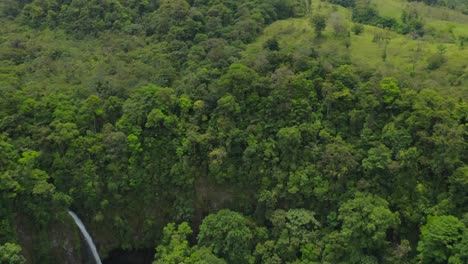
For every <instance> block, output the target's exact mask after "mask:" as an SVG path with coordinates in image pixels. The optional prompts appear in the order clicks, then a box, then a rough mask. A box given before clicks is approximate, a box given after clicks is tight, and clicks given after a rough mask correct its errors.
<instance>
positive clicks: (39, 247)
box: [16, 215, 86, 264]
mask: <svg viewBox="0 0 468 264" xmlns="http://www.w3.org/2000/svg"><path fill="white" fill-rule="evenodd" d="M16 232H17V235H18V239H19V243H20V245H21V248H22V251H21V252H22V254H23V256H24V257H25V258H26V263H28V264H29V263H31V264H33V263H34V264H41V263H48V264H53V263H57V264H63V263H68V264H83V263H86V262H85V257H84V256H85V254H84V253H85V252H86V251H85V248H83V247H82V246H81V238H80V233H79V230H78V228H77V227H76V226H75V225H74V223H73V220H72V219H71V218H69V217H68V216H67V215H63V216H62V215H60V216H59V217H58V219H56V220H53V221H51V222H50V223H49V224H48V226H47V227H46V228H42V227H38V226H37V225H34V224H33V223H31V221H30V220H29V219H27V218H25V217H23V216H20V215H18V216H17V217H16Z"/></svg>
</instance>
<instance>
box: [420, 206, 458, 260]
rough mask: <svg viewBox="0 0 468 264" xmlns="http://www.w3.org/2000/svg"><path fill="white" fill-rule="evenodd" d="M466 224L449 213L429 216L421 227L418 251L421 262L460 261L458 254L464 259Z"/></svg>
mask: <svg viewBox="0 0 468 264" xmlns="http://www.w3.org/2000/svg"><path fill="white" fill-rule="evenodd" d="M466 229H467V228H466V226H465V225H464V224H463V223H462V222H461V221H460V220H459V219H457V218H456V217H454V216H451V215H448V216H446V215H443V216H430V217H429V218H428V221H427V224H426V225H424V226H423V227H422V228H421V240H420V241H419V243H418V251H419V252H420V258H421V259H422V261H423V263H447V261H449V263H461V262H458V261H455V259H458V260H459V254H462V255H463V256H464V258H465V259H466V252H460V251H459V250H463V249H465V248H466V245H465V244H466V238H463V237H464V236H466ZM462 240H463V242H461V241H462ZM460 261H461V260H460Z"/></svg>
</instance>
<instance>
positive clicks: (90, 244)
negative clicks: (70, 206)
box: [68, 211, 102, 264]
mask: <svg viewBox="0 0 468 264" xmlns="http://www.w3.org/2000/svg"><path fill="white" fill-rule="evenodd" d="M68 213H69V214H70V215H71V216H72V217H73V220H75V223H76V225H78V228H79V229H80V231H81V233H82V234H83V236H84V238H85V240H86V244H87V245H88V248H89V249H90V250H91V253H93V257H94V260H95V261H96V264H102V262H101V259H100V258H99V254H98V252H97V250H96V246H95V245H94V242H93V239H92V238H91V236H90V235H89V233H88V231H86V227H85V226H84V224H83V222H81V220H80V218H78V216H77V215H76V214H75V213H74V212H72V211H68Z"/></svg>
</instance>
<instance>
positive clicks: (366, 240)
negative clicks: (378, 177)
mask: <svg viewBox="0 0 468 264" xmlns="http://www.w3.org/2000/svg"><path fill="white" fill-rule="evenodd" d="M338 220H340V221H341V222H342V225H341V231H340V236H342V237H343V239H344V240H345V241H349V242H348V246H347V249H346V250H347V251H348V254H349V257H350V260H351V262H353V263H357V261H358V260H359V259H360V258H362V257H363V256H365V255H366V252H374V254H375V255H374V257H379V258H380V257H382V256H383V255H384V254H385V247H386V245H387V244H388V243H389V241H387V240H386V236H387V231H388V230H389V229H391V228H396V227H397V226H398V224H399V223H400V219H399V217H398V214H397V213H393V212H392V211H390V209H389V208H388V202H387V201H385V200H384V199H382V198H380V197H378V196H374V195H370V194H363V193H357V194H356V197H355V198H354V199H351V200H348V201H346V202H345V203H343V204H342V205H341V206H340V209H339V215H338ZM367 254H368V253H367ZM369 257H370V256H369Z"/></svg>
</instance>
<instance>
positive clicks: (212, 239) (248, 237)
mask: <svg viewBox="0 0 468 264" xmlns="http://www.w3.org/2000/svg"><path fill="white" fill-rule="evenodd" d="M252 238H253V234H252V231H251V230H250V228H249V227H248V225H247V219H245V218H244V217H243V216H242V215H241V214H239V213H236V212H232V211H229V210H225V209H224V210H221V211H219V212H218V213H216V214H212V215H209V216H207V217H205V219H203V223H202V224H201V225H200V233H199V234H198V244H199V245H200V246H202V247H208V248H211V249H212V251H213V253H214V254H215V255H217V256H219V257H222V258H224V259H226V260H227V261H228V262H230V263H248V262H249V259H250V258H251V250H252V247H253V245H252V242H253V241H252Z"/></svg>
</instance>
